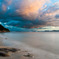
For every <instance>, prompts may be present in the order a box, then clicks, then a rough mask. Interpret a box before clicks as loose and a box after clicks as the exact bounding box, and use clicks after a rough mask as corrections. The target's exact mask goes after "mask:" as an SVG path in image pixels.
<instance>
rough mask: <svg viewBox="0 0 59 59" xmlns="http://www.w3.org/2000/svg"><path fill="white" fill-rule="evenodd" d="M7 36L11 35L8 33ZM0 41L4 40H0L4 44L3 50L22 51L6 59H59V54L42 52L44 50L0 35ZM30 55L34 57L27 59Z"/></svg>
mask: <svg viewBox="0 0 59 59" xmlns="http://www.w3.org/2000/svg"><path fill="white" fill-rule="evenodd" d="M7 34H9V33H7ZM11 34H12V33H11ZM15 34H16V33H15ZM0 39H1V40H2V41H1V40H0V41H1V42H2V44H1V46H0V47H1V48H2V47H11V48H16V49H21V51H20V52H16V53H12V55H11V56H10V57H6V59H9V58H10V59H17V58H18V57H19V58H20V59H58V58H59V55H58V54H55V53H52V52H49V51H46V50H42V49H36V48H33V47H31V46H30V45H27V44H26V43H24V42H20V41H16V40H12V39H10V37H7V36H4V35H3V34H2V35H1V34H0ZM3 44H4V45H3ZM28 53H29V54H30V55H31V56H32V57H26V56H28ZM24 56H25V57H24ZM11 57H12V58H11ZM0 58H1V59H5V58H4V57H0Z"/></svg>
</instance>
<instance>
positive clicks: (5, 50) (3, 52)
mask: <svg viewBox="0 0 59 59" xmlns="http://www.w3.org/2000/svg"><path fill="white" fill-rule="evenodd" d="M17 51H20V49H16V48H0V56H3V57H8V56H10V53H15V52H17Z"/></svg>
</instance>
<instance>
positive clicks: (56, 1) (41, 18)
mask: <svg viewBox="0 0 59 59" xmlns="http://www.w3.org/2000/svg"><path fill="white" fill-rule="evenodd" d="M2 19H3V21H4V22H5V20H7V21H9V22H8V23H9V24H10V25H11V24H13V25H14V24H15V25H14V26H19V27H22V28H38V27H43V26H59V0H0V20H2ZM15 21H16V22H15Z"/></svg>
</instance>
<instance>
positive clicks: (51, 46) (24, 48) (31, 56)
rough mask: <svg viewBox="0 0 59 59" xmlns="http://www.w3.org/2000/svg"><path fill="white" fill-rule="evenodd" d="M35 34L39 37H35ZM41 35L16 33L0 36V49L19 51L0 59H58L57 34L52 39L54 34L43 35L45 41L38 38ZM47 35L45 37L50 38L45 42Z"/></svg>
mask: <svg viewBox="0 0 59 59" xmlns="http://www.w3.org/2000/svg"><path fill="white" fill-rule="evenodd" d="M37 34H39V35H38V36H36V35H37ZM41 34H42V33H16V32H15V33H3V34H0V48H16V49H20V51H17V52H15V53H11V55H10V56H9V57H0V59H59V52H58V51H59V48H58V42H59V40H58V35H59V34H57V33H56V34H57V38H56V37H54V36H55V35H56V34H54V33H49V34H48V33H46V34H45V33H43V35H44V36H43V38H44V37H45V40H44V39H43V38H42V37H40V38H39V36H40V35H41ZM47 34H48V36H47V37H48V38H49V37H50V38H49V39H47V40H46V38H47V37H46V35H47ZM16 35H17V36H16ZM31 35H32V36H31ZM49 35H50V36H49ZM15 36H16V37H15ZM18 36H19V37H18ZM22 36H23V37H22ZM36 37H37V38H36ZM53 37H54V38H53ZM16 38H17V39H16ZM18 39H21V40H18ZM22 39H24V40H22ZM38 39H39V40H38ZM25 41H26V42H25ZM32 41H33V42H32Z"/></svg>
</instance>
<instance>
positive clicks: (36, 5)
mask: <svg viewBox="0 0 59 59" xmlns="http://www.w3.org/2000/svg"><path fill="white" fill-rule="evenodd" d="M47 1H48V2H49V0H23V2H21V5H20V9H19V10H16V11H17V12H18V13H19V14H21V15H23V16H24V17H29V18H30V17H31V18H36V17H37V15H38V12H39V10H42V7H43V5H44V4H45V3H46V2H47ZM33 16H34V17H33Z"/></svg>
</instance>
